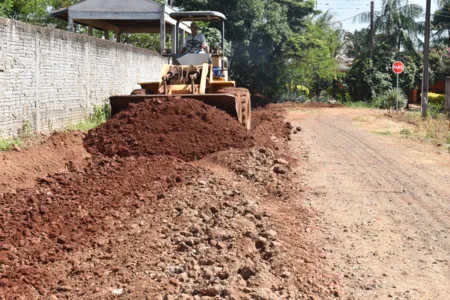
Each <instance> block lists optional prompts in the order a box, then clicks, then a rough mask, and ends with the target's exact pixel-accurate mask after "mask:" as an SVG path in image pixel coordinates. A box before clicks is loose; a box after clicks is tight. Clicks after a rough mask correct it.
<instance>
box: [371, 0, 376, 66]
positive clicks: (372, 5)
mask: <svg viewBox="0 0 450 300" xmlns="http://www.w3.org/2000/svg"><path fill="white" fill-rule="evenodd" d="M374 14H375V12H374V2H373V1H370V59H372V60H373V44H374V43H373V42H374V36H375V33H374V28H373V18H374Z"/></svg>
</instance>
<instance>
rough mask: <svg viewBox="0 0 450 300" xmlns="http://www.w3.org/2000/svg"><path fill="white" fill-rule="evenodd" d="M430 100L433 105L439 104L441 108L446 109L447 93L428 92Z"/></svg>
mask: <svg viewBox="0 0 450 300" xmlns="http://www.w3.org/2000/svg"><path fill="white" fill-rule="evenodd" d="M428 102H429V103H430V104H432V105H433V106H437V107H439V108H442V109H444V105H445V95H443V94H436V93H428Z"/></svg>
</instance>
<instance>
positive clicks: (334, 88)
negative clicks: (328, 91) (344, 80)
mask: <svg viewBox="0 0 450 300" xmlns="http://www.w3.org/2000/svg"><path fill="white" fill-rule="evenodd" d="M336 93H337V80H336V79H333V100H336V98H337V97H336Z"/></svg>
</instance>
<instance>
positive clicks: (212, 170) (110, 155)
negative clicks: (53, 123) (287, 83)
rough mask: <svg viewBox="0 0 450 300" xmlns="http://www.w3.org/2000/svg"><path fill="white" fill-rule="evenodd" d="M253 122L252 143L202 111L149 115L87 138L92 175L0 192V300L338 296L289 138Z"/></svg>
mask: <svg viewBox="0 0 450 300" xmlns="http://www.w3.org/2000/svg"><path fill="white" fill-rule="evenodd" d="M178 107H181V110H178ZM141 111H143V116H145V117H143V116H141V115H140V112H141ZM177 111H178V113H177ZM205 115H206V117H205ZM254 117H255V120H254V124H256V128H255V129H254V130H253V131H252V132H247V131H246V130H245V129H244V128H242V127H239V126H238V125H237V122H235V121H234V120H232V119H231V118H230V117H229V116H227V115H226V114H225V113H224V112H221V111H218V110H215V109H214V108H210V107H204V106H203V104H201V103H200V102H192V103H191V102H189V101H188V102H184V100H181V99H175V98H174V99H170V100H169V101H167V102H155V101H150V102H147V103H143V104H140V105H137V106H135V107H134V108H132V109H131V110H129V111H127V112H123V113H121V114H119V115H117V116H116V117H115V118H114V119H112V120H110V121H108V122H107V123H106V124H105V125H103V126H102V127H100V128H98V129H96V130H93V131H91V132H90V133H89V135H88V136H87V138H86V139H85V145H86V147H87V148H88V149H89V151H90V152H91V153H92V154H93V157H92V158H91V159H90V161H89V164H88V165H87V166H85V167H79V166H78V165H76V164H70V163H68V164H67V168H66V170H65V171H64V172H60V173H56V174H52V175H50V176H43V177H42V178H40V179H39V181H38V183H37V185H36V186H35V187H34V188H30V189H21V190H16V191H14V192H9V193H8V192H6V191H4V192H2V193H0V222H1V224H2V227H1V228H0V299H116V298H120V299H333V298H338V297H339V296H340V290H339V285H338V282H337V281H336V280H335V278H334V277H333V276H331V275H328V274H326V273H324V271H323V269H324V268H323V264H324V261H323V259H324V256H323V254H322V253H321V252H320V251H318V249H317V247H316V246H315V245H314V243H313V242H311V240H310V238H309V233H310V231H311V228H313V227H314V224H313V223H312V222H311V219H312V217H314V215H315V214H314V212H313V211H311V210H309V209H308V208H307V207H305V206H303V204H302V203H301V202H299V201H298V198H299V197H298V195H301V193H302V187H301V185H300V184H299V182H298V174H296V173H295V171H293V170H294V166H297V165H298V163H299V162H297V161H295V160H293V159H292V158H291V157H290V155H289V152H288V151H287V150H286V143H285V141H286V140H287V139H288V138H289V136H288V134H289V132H290V131H291V129H292V126H290V124H285V123H284V121H283V115H282V114H281V113H280V112H279V111H278V110H275V109H273V110H272V109H270V108H267V109H262V110H258V111H257V112H256V113H255V114H254ZM180 122H181V124H180ZM168 125H169V127H167V126H168ZM164 126H166V127H164ZM167 128H172V130H171V129H167ZM183 133H185V134H183ZM199 158H201V159H200V160H199Z"/></svg>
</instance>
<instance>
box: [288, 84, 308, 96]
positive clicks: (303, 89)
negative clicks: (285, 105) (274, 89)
mask: <svg viewBox="0 0 450 300" xmlns="http://www.w3.org/2000/svg"><path fill="white" fill-rule="evenodd" d="M284 87H285V88H286V90H288V89H289V84H285V85H284ZM292 91H295V92H298V93H299V94H302V95H305V96H308V95H309V89H308V88H307V87H306V86H304V85H300V84H299V85H296V86H293V87H292Z"/></svg>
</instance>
